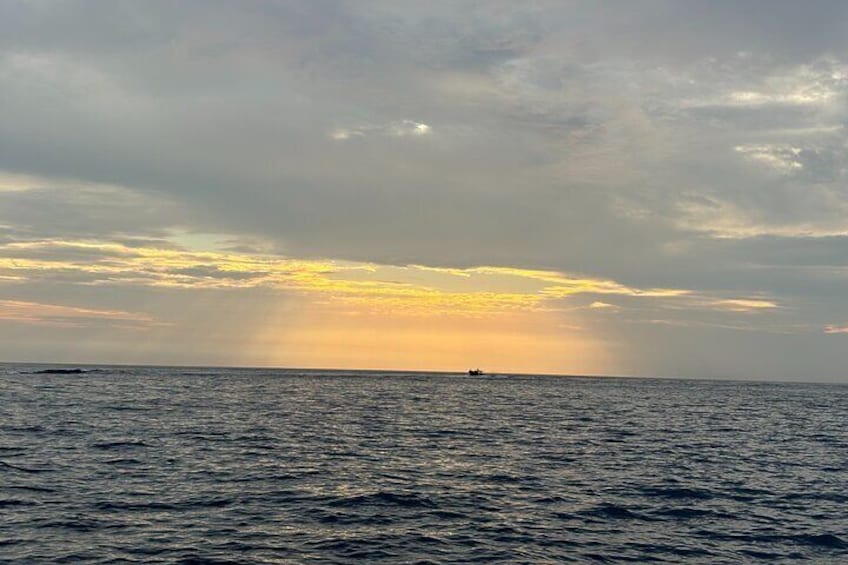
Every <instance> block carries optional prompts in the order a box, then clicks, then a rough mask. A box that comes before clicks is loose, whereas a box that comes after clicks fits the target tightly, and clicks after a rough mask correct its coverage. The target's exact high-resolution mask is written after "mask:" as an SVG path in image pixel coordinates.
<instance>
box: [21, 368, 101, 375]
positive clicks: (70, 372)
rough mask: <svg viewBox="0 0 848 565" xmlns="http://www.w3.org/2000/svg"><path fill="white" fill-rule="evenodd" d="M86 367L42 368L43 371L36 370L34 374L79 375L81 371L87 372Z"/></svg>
mask: <svg viewBox="0 0 848 565" xmlns="http://www.w3.org/2000/svg"><path fill="white" fill-rule="evenodd" d="M87 372H88V371H86V370H85V369H42V370H41V371H34V372H33V374H34V375H78V374H80V373H87Z"/></svg>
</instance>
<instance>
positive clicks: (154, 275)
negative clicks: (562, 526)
mask: <svg viewBox="0 0 848 565" xmlns="http://www.w3.org/2000/svg"><path fill="white" fill-rule="evenodd" d="M846 118H848V3H845V2H842V1H826V0H817V1H811V2H803V3H802V2H797V1H794V0H792V1H784V0H763V1H759V0H745V1H737V0H735V1H732V2H731V1H725V0H715V1H710V2H707V1H688V0H668V1H663V0H639V1H630V0H628V1H612V0H609V1H604V2H597V1H588V0H587V1H570V0H559V1H555V2H544V1H530V2H520V3H519V2H513V1H505V2H497V1H494V0H492V1H484V2H483V1H481V2H464V1H460V0H451V1H444V2H442V1H433V2H397V1H388V0H387V1H384V2H377V1H368V0H363V1H356V2H342V1H330V0H326V1H325V0H308V1H303V2H295V1H286V2H278V1H256V0H239V1H229V2H220V1H216V0H202V1H200V0H183V1H181V2H164V1H157V0H145V1H119V0H116V1H114V2H97V1H93V0H92V1H75V0H55V1H42V0H27V1H23V0H20V1H18V0H6V1H4V2H2V3H0V360H5V361H27V362H74V363H82V362H85V363H131V364H135V363H144V364H190V365H242V366H245V365H246V366H254V365H256V366H287V367H323V368H373V369H377V368H380V369H414V370H445V371H464V370H466V369H467V368H469V367H477V366H480V367H483V368H485V369H488V370H491V371H496V372H529V373H533V372H543V373H555V374H599V375H601V374H605V375H641V376H669V377H695V378H742V379H747V378H751V379H776V380H793V381H804V380H811V381H838V382H846V381H848V363H846V361H847V360H848V356H846V354H845V351H846V347H848V300H846V294H848V292H847V291H848V185H846V180H848V158H847V157H848V153H846V151H848V132H846V127H845V126H846Z"/></svg>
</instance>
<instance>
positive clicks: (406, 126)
mask: <svg viewBox="0 0 848 565" xmlns="http://www.w3.org/2000/svg"><path fill="white" fill-rule="evenodd" d="M430 133H432V128H431V127H430V126H429V125H427V124H424V123H420V122H416V121H413V120H400V121H396V122H390V123H388V124H385V125H382V126H358V127H354V128H338V129H335V130H333V131H332V132H330V138H331V139H333V140H335V141H347V140H350V139H354V138H358V137H360V138H361V137H366V136H370V135H380V136H389V137H420V136H424V135H430Z"/></svg>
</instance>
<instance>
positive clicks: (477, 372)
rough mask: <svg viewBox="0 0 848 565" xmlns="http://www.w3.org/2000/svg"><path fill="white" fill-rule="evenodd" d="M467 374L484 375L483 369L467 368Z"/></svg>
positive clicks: (473, 375)
mask: <svg viewBox="0 0 848 565" xmlns="http://www.w3.org/2000/svg"><path fill="white" fill-rule="evenodd" d="M468 374H469V376H472V377H478V376H480V375H485V373H484V372H483V369H468Z"/></svg>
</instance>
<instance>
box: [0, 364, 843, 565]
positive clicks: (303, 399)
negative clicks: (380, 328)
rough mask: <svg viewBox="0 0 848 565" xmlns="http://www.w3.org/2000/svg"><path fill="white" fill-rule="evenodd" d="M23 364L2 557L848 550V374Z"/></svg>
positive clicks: (2, 483)
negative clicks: (690, 376) (797, 379)
mask: <svg viewBox="0 0 848 565" xmlns="http://www.w3.org/2000/svg"><path fill="white" fill-rule="evenodd" d="M39 368H43V367H24V366H11V365H7V366H0V561H4V562H16V563H17V562H45V563H46V562H51V563H53V562H75V561H83V562H103V563H158V562H167V563H174V562H181V563H309V562H316V563H317V562H321V563H333V562H336V563H352V562H364V563H381V562H385V563H400V562H403V563H467V562H482V563H493V562H508V563H517V562H527V563H532V562H548V563H553V562H569V561H575V562H591V561H596V562H608V563H615V562H625V561H637V562H648V561H656V562H672V563H680V562H686V563H738V562H740V561H744V562H749V561H755V560H759V559H762V560H786V561H793V560H802V559H814V560H817V561H819V562H846V561H848V512H847V511H846V508H848V507H847V506H846V503H848V434H846V425H847V423H848V387H845V386H835V385H795V384H762V383H760V384H757V383H730V382H695V381H667V380H642V379H640V380H627V379H587V378H581V379H578V378H551V377H509V378H499V377H464V376H455V377H451V376H446V375H427V374H377V373H358V374H357V373H326V372H325V373H320V372H304V371H267V370H232V369H221V370H208V369H164V368H114V369H100V370H97V371H95V372H91V373H86V374H82V375H54V374H27V373H26V372H27V371H31V370H37V369H39Z"/></svg>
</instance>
